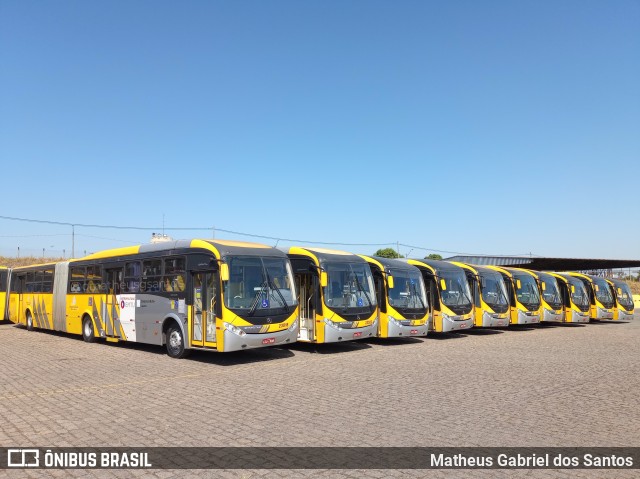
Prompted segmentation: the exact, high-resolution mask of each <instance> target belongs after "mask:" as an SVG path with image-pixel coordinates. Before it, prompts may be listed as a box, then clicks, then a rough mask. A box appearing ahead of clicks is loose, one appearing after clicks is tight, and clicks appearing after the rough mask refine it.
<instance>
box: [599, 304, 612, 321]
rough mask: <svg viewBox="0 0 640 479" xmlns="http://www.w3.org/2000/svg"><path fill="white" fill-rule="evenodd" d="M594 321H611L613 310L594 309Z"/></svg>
mask: <svg viewBox="0 0 640 479" xmlns="http://www.w3.org/2000/svg"><path fill="white" fill-rule="evenodd" d="M596 319H598V320H600V321H613V309H604V308H601V307H599V306H598V307H597V308H596Z"/></svg>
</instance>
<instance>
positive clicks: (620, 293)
mask: <svg viewBox="0 0 640 479" xmlns="http://www.w3.org/2000/svg"><path fill="white" fill-rule="evenodd" d="M618 296H622V288H618Z"/></svg>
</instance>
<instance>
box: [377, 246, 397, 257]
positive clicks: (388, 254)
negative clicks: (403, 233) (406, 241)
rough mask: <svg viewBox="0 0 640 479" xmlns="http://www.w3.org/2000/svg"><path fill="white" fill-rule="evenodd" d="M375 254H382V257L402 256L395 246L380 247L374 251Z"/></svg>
mask: <svg viewBox="0 0 640 479" xmlns="http://www.w3.org/2000/svg"><path fill="white" fill-rule="evenodd" d="M374 256H380V257H382V258H402V255H401V254H398V252H397V251H396V250H394V249H393V248H384V249H379V250H378V251H376V252H375V253H374Z"/></svg>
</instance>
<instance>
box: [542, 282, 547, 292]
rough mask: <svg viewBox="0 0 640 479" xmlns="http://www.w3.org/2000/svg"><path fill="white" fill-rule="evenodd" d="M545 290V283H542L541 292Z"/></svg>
mask: <svg viewBox="0 0 640 479" xmlns="http://www.w3.org/2000/svg"><path fill="white" fill-rule="evenodd" d="M546 290H547V283H542V291H546Z"/></svg>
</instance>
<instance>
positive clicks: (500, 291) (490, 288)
mask: <svg viewBox="0 0 640 479" xmlns="http://www.w3.org/2000/svg"><path fill="white" fill-rule="evenodd" d="M480 286H481V292H482V299H484V302H485V303H487V304H488V305H489V306H490V307H491V309H493V310H494V311H495V312H496V313H504V312H506V311H507V309H508V307H509V300H508V296H507V286H506V285H505V283H504V279H503V278H502V275H501V274H500V273H497V272H496V273H493V272H491V273H489V272H485V271H482V272H481V273H480Z"/></svg>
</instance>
